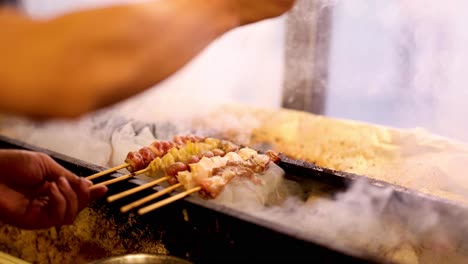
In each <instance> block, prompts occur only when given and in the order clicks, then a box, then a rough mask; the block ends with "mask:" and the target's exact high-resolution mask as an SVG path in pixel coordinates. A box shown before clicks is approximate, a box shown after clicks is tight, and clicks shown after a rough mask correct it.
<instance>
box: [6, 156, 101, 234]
mask: <svg viewBox="0 0 468 264" xmlns="http://www.w3.org/2000/svg"><path fill="white" fill-rule="evenodd" d="M0 167H1V168H2V170H1V173H0V193H1V195H0V220H1V221H2V222H4V223H7V224H11V225H14V226H17V227H20V228H24V229H45V228H49V227H53V226H61V225H68V224H72V223H73V221H74V220H75V218H76V216H77V215H78V213H79V212H80V211H81V210H82V209H83V208H85V207H86V206H87V205H88V204H89V202H91V201H94V200H96V199H98V198H100V197H102V196H103V195H104V194H105V193H106V191H107V188H106V187H105V186H101V187H99V188H96V189H93V190H90V186H91V185H92V183H91V182H89V181H88V180H86V179H84V178H80V177H78V176H76V175H74V174H73V173H71V172H70V171H68V170H66V169H65V168H63V167H62V166H60V165H59V164H58V163H56V162H55V161H54V160H53V159H52V158H50V157H49V156H47V155H45V154H42V153H37V152H31V151H23V150H0Z"/></svg>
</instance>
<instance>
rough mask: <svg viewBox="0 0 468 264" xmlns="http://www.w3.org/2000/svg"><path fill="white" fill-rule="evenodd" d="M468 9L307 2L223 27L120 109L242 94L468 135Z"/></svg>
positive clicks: (82, 4)
mask: <svg viewBox="0 0 468 264" xmlns="http://www.w3.org/2000/svg"><path fill="white" fill-rule="evenodd" d="M127 1H128V0H127ZM120 2H123V0H120ZM115 3H119V1H117V0H100V1H94V0H40V1H39V0H24V1H23V6H24V8H25V10H26V11H27V12H29V13H30V14H32V15H33V16H36V17H48V16H54V15H58V14H61V13H64V12H69V11H71V10H77V9H80V8H87V7H93V6H97V5H109V4H115ZM467 15H468V2H467V1H464V0H448V1H437V0H426V1H424V0H387V1H372V0H346V1H344V0H341V1H340V0H336V1H331V0H322V1H311V0H299V1H298V4H297V6H296V8H295V9H294V10H293V12H292V13H291V14H290V15H289V16H283V17H281V18H277V19H273V20H269V21H265V22H261V23H258V24H255V25H250V26H246V27H243V28H239V29H236V30H234V31H232V32H230V33H228V34H226V35H224V36H223V37H222V38H220V39H218V40H217V41H216V42H215V43H213V44H212V45H211V46H210V47H209V48H208V49H206V50H205V51H204V52H203V53H202V54H201V55H200V56H198V57H197V58H196V59H195V60H194V61H192V62H191V63H190V64H189V65H187V66H186V67H185V68H184V69H182V70H181V71H180V72H178V73H177V74H176V75H174V76H173V77H171V78H170V79H168V80H167V81H165V82H164V83H162V84H160V85H158V86H157V87H155V88H154V89H151V90H150V91H148V92H146V93H144V94H142V95H139V96H137V97H135V98H134V99H132V100H129V101H126V102H124V103H122V104H120V105H119V106H116V109H117V108H118V109H120V110H121V111H123V112H125V113H127V114H129V115H132V116H133V117H137V118H140V119H145V118H147V117H148V116H161V115H164V113H165V111H166V110H167V109H171V111H172V113H174V112H176V113H180V114H181V115H184V114H185V113H189V112H192V111H193V108H190V107H188V106H186V105H184V106H177V101H178V100H180V99H184V98H190V100H191V101H193V102H197V104H195V105H199V104H203V105H206V106H207V105H212V104H214V103H226V102H236V103H243V104H251V105H256V106H261V107H273V108H278V107H287V108H294V109H299V110H305V111H309V112H313V113H316V114H323V115H326V116H330V117H337V118H346V119H354V120H360V121H365V122H371V123H376V124H382V125H386V126H392V127H401V128H414V127H419V128H423V129H426V130H429V131H431V132H433V133H436V134H440V135H443V136H447V137H451V138H455V139H460V140H464V141H467V140H468V125H467V124H466V123H467V122H466V121H465V116H467V114H468V109H467V107H466V106H465V105H466V104H465V102H466V101H467V99H468V88H467V87H466V86H467V84H468V80H467V76H468V67H466V66H467V65H468V56H467V49H468V48H467V47H468V32H467V31H466V25H467V24H468V22H467V20H466V19H465V18H466V17H468V16H467ZM145 104H146V105H147V106H148V105H152V106H153V107H149V106H148V107H142V105H145ZM174 105H176V107H174ZM155 106H157V107H155ZM197 109H199V107H197ZM150 111H151V113H150ZM198 111H199V110H198Z"/></svg>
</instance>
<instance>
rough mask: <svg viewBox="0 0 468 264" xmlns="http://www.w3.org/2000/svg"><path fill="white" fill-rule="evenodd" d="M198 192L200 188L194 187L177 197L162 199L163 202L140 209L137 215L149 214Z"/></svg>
mask: <svg viewBox="0 0 468 264" xmlns="http://www.w3.org/2000/svg"><path fill="white" fill-rule="evenodd" d="M200 190H201V187H195V188H192V189H190V190H187V191H185V192H181V193H179V194H177V195H174V196H171V197H169V198H167V199H164V200H162V201H159V202H156V203H154V204H152V205H148V206H146V207H143V208H141V209H140V210H138V214H139V215H144V214H146V213H149V212H151V211H153V210H156V209H158V208H160V207H163V206H165V205H168V204H170V203H172V202H175V201H177V200H180V199H182V198H184V197H186V196H188V195H190V194H192V193H194V192H198V191H200Z"/></svg>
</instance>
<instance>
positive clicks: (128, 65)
mask: <svg viewBox="0 0 468 264" xmlns="http://www.w3.org/2000/svg"><path fill="white" fill-rule="evenodd" d="M293 2H294V0H255V1H253V0H159V1H154V2H148V3H140V4H133V5H125V6H116V7H110V8H102V9H95V10H88V11H82V12H76V13H72V14H68V15H64V16H61V17H58V18H55V19H52V20H47V21H34V20H31V19H29V18H28V17H25V16H23V15H21V14H20V13H16V12H13V11H11V10H6V9H5V10H4V11H1V9H0V38H1V41H0V111H7V112H14V113H18V114H23V115H28V116H33V117H46V118H47V117H76V116H79V115H81V114H83V113H86V112H89V111H92V110H95V109H97V108H100V107H103V106H107V105H109V104H112V103H115V102H117V101H119V100H122V99H125V98H127V97H129V96H132V95H134V94H136V93H138V92H141V91H143V90H144V89H147V88H149V87H151V86H153V85H154V84H157V83H158V82H160V81H162V80H164V79H165V78H167V77H168V76H169V75H171V74H173V73H174V72H175V71H177V70H178V69H180V68H181V67H182V66H183V65H185V64H186V63H187V62H188V61H190V60H191V59H192V58H193V57H194V56H195V55H197V54H198V53H199V52H200V51H201V50H202V49H204V48H205V47H206V46H207V45H208V44H209V43H210V42H211V41H213V40H214V39H215V38H217V37H218V36H220V35H221V34H223V33H224V32H226V31H228V30H230V29H232V28H234V27H237V26H240V25H243V24H247V23H251V22H255V21H258V20H261V19H265V18H270V17H275V16H278V15H280V14H282V13H284V12H285V11H287V10H288V9H289V8H290V7H291V5H292V4H293Z"/></svg>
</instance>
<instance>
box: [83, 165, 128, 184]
mask: <svg viewBox="0 0 468 264" xmlns="http://www.w3.org/2000/svg"><path fill="white" fill-rule="evenodd" d="M128 166H130V164H128V163H124V164H122V165H119V166H116V167H113V168H110V169H107V170H104V171H101V172H98V173H96V174H93V175H91V176H88V177H86V179H88V180H94V179H96V178H99V177H101V176H104V175H106V174H109V173H112V172H114V171H118V170H120V169H125V168H127V167H128Z"/></svg>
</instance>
